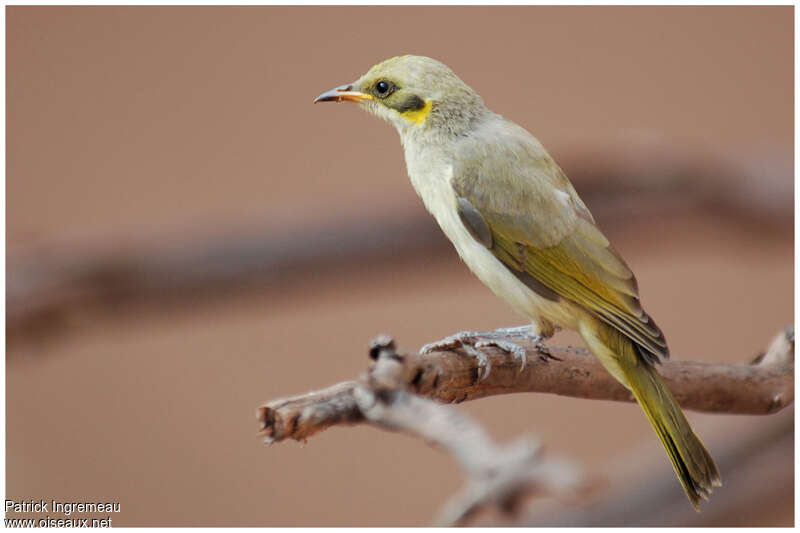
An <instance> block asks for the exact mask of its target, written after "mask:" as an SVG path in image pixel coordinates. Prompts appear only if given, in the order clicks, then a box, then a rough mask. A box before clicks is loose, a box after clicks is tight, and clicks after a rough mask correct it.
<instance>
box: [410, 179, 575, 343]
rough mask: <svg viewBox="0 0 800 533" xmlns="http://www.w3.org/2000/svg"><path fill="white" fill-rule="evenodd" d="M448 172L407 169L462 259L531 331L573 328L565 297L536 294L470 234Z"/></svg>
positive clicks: (573, 316)
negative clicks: (548, 327)
mask: <svg viewBox="0 0 800 533" xmlns="http://www.w3.org/2000/svg"><path fill="white" fill-rule="evenodd" d="M415 174H416V176H415ZM451 174H452V169H451V168H450V167H447V168H445V169H442V171H441V172H435V173H431V174H429V175H430V179H426V176H424V175H421V174H420V173H412V172H409V175H410V176H411V182H412V184H413V185H414V188H415V189H416V191H417V193H418V194H419V195H420V197H421V198H422V201H423V202H424V203H425V207H426V208H427V209H428V211H429V212H430V213H431V214H432V215H433V216H434V217H435V218H436V221H437V222H438V223H439V226H440V227H441V228H442V231H444V233H445V235H447V238H448V239H450V241H451V242H452V243H453V245H454V246H455V248H456V251H458V255H459V256H461V259H462V260H463V261H464V263H466V264H467V266H468V267H469V269H470V270H472V272H474V273H475V275H476V276H478V279H480V280H481V281H482V282H483V283H484V284H485V285H486V286H487V287H489V288H490V289H491V290H492V292H494V293H495V294H496V295H497V296H499V297H500V298H501V299H502V300H503V301H505V302H506V303H507V304H508V305H510V306H511V307H512V308H513V309H514V310H515V311H516V312H518V313H520V314H521V315H523V316H526V317H527V318H528V319H529V320H530V321H531V323H532V325H533V329H534V332H535V333H536V332H538V331H539V329H540V328H539V325H540V324H542V325H543V326H544V327H545V329H546V325H545V324H544V323H545V322H551V323H553V324H555V325H558V326H561V327H566V328H569V329H576V327H577V323H576V318H577V317H576V313H575V312H574V310H573V309H572V305H571V304H569V303H568V302H565V301H560V302H553V301H552V300H548V299H546V298H542V297H541V296H539V295H538V294H536V293H535V292H534V291H532V290H531V289H529V288H528V287H527V286H526V285H525V284H524V283H522V282H521V281H520V280H519V279H517V277H516V276H514V274H512V273H511V271H509V270H508V268H507V267H506V266H505V265H504V264H503V263H502V262H501V261H500V260H499V259H497V258H496V257H495V256H494V254H492V252H491V251H489V250H488V249H487V248H486V247H485V246H483V245H482V244H481V243H480V242H478V241H477V240H476V239H475V238H473V237H472V235H471V234H470V233H469V231H468V230H467V228H466V227H465V226H464V224H463V223H462V222H461V218H460V217H459V216H458V211H457V209H456V205H457V202H456V196H455V191H454V190H453V187H452V186H451V185H450V175H451ZM543 319H544V320H543Z"/></svg>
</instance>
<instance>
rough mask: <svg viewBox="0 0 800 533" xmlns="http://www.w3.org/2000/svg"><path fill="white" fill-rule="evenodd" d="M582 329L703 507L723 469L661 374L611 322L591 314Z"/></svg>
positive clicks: (695, 503)
mask: <svg viewBox="0 0 800 533" xmlns="http://www.w3.org/2000/svg"><path fill="white" fill-rule="evenodd" d="M580 333H581V335H582V336H583V338H584V340H585V341H586V343H587V344H588V346H589V349H590V350H591V351H592V353H594V354H595V355H596V356H597V357H598V358H599V359H600V361H601V362H602V363H603V366H604V367H605V368H606V369H607V370H608V371H609V372H610V373H611V374H612V375H613V376H614V377H615V378H616V379H617V380H618V381H620V382H621V383H622V384H623V385H625V386H626V387H628V388H629V389H630V390H631V392H632V393H633V395H634V396H635V397H636V400H637V401H638V402H639V405H640V406H641V408H642V410H643V411H644V414H646V415H647V419H648V420H650V424H652V425H653V429H654V430H655V431H656V435H658V439H659V440H660V441H661V444H663V445H664V449H665V450H666V451H667V455H668V456H669V460H670V461H671V462H672V467H673V468H674V469H675V473H676V474H677V476H678V480H679V481H680V482H681V485H683V490H684V491H686V496H687V497H688V498H689V501H690V502H691V503H692V506H693V507H694V508H695V510H698V511H699V504H700V498H704V499H708V495H709V494H711V491H712V489H713V487H718V486H720V485H722V483H721V481H720V476H719V470H717V465H716V464H715V463H714V459H713V458H712V457H711V454H710V453H708V450H706V448H705V446H703V443H702V442H701V441H700V439H699V438H698V437H697V435H695V434H694V431H692V428H691V426H690V425H689V422H688V421H687V420H686V417H685V416H684V415H683V411H681V408H680V407H679V406H678V402H676V401H675V398H673V396H672V393H670V391H669V389H668V388H667V386H666V384H665V383H664V381H663V380H662V379H661V376H659V375H658V372H656V370H655V368H653V366H652V365H651V364H649V363H647V362H646V361H645V360H644V359H643V358H641V357H640V356H639V355H638V351H637V349H636V346H635V345H634V344H633V342H632V341H631V340H630V339H628V338H627V337H626V336H624V335H623V334H622V333H620V332H619V331H617V330H616V329H614V328H612V327H611V326H608V325H606V324H605V323H603V322H600V321H599V320H594V319H587V320H586V321H583V322H582V323H581V324H580Z"/></svg>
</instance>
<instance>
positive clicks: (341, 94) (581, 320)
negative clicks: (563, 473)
mask: <svg viewBox="0 0 800 533" xmlns="http://www.w3.org/2000/svg"><path fill="white" fill-rule="evenodd" d="M327 101H339V102H341V101H348V102H356V103H358V104H359V105H360V106H361V107H362V108H363V109H365V110H367V111H369V112H371V113H373V114H375V115H377V116H379V117H381V118H383V119H385V120H386V121H388V122H390V123H391V124H393V125H394V126H395V128H397V131H398V132H399V133H400V140H401V142H402V144H403V149H404V151H405V159H406V166H407V168H408V175H409V177H410V178H411V183H412V185H413V186H414V189H416V191H417V193H418V194H419V196H420V197H421V198H422V201H423V202H424V203H425V207H426V208H427V209H428V211H430V213H431V214H432V215H433V216H434V217H435V218H436V221H437V222H438V223H439V225H440V226H441V228H442V230H443V231H444V233H445V234H446V235H447V237H448V238H449V239H450V240H451V241H452V242H453V244H454V245H455V248H456V250H457V251H458V254H459V255H460V256H461V258H462V259H463V261H464V262H465V263H466V264H467V266H468V267H469V268H470V269H471V270H472V271H473V272H474V273H475V275H476V276H478V278H479V279H480V280H481V281H482V282H483V283H485V284H486V285H487V286H488V287H489V288H490V289H491V290H492V291H493V292H494V293H495V294H496V295H497V296H499V297H500V298H502V299H503V300H505V301H506V302H507V303H508V304H509V305H510V306H511V307H512V308H513V309H515V310H516V311H517V312H519V313H521V314H522V315H524V316H526V317H527V318H528V319H529V320H530V324H531V325H530V326H525V327H524V328H507V329H503V330H497V331H494V332H483V333H476V332H462V333H458V334H455V335H453V336H450V337H448V338H446V339H444V340H442V341H440V342H438V343H434V344H432V345H428V346H426V347H424V348H423V350H431V349H434V348H439V347H452V346H458V345H460V346H462V347H463V348H464V349H465V350H466V351H467V352H468V353H470V354H472V355H475V356H476V357H479V358H480V359H481V361H482V363H483V365H484V366H486V365H488V360H487V359H486V357H485V356H483V355H482V354H481V352H480V348H482V347H484V346H489V345H494V346H498V347H500V348H501V349H504V350H506V351H508V352H510V353H512V354H513V355H515V356H516V357H521V358H522V361H523V363H524V358H525V352H524V350H522V349H521V347H519V346H517V345H516V344H513V343H511V342H509V341H507V340H506V339H508V338H509V336H518V337H521V338H526V337H527V338H532V339H543V338H547V337H549V336H551V335H552V334H553V332H554V331H555V328H556V327H564V328H569V329H573V330H577V331H578V332H579V333H580V335H581V336H582V337H583V339H584V341H585V342H586V344H587V346H588V347H589V349H590V350H591V351H592V353H593V354H594V355H595V356H597V357H598V358H599V359H600V361H601V362H602V364H603V366H604V367H605V368H606V370H608V372H610V373H611V375H613V376H614V377H615V378H616V379H617V380H619V381H620V382H621V383H622V384H623V385H625V386H626V387H627V388H628V389H630V391H631V392H632V393H633V395H634V396H635V397H636V400H637V401H638V402H639V405H640V406H641V408H642V410H643V411H644V413H645V414H646V415H647V418H648V419H649V420H650V423H651V424H652V426H653V429H654V430H655V432H656V434H657V435H658V438H659V439H660V441H661V443H662V444H663V445H664V448H665V450H666V451H667V455H668V456H669V459H670V461H671V462H672V466H673V467H674V468H675V473H676V474H677V476H678V479H679V480H680V483H681V485H682V486H683V489H684V490H685V491H686V495H687V496H688V497H689V501H690V502H691V503H692V505H693V506H694V507H695V509H697V508H698V505H699V501H700V498H701V497H702V498H707V497H708V495H709V494H710V493H711V490H712V488H713V487H714V486H719V485H720V477H719V472H718V470H717V466H716V465H715V464H714V460H713V459H712V457H711V455H710V454H709V452H708V450H706V448H705V446H703V443H702V442H700V439H699V438H698V437H697V435H695V434H694V432H693V431H692V428H691V427H690V426H689V423H688V422H687V420H686V417H685V416H684V415H683V412H682V411H681V408H680V407H679V406H678V404H677V402H676V401H675V399H674V398H673V396H672V394H671V393H670V391H669V389H668V388H667V386H666V385H665V384H664V381H662V379H661V377H660V376H659V374H658V372H657V371H656V369H655V365H656V364H657V363H659V362H660V360H661V359H664V358H667V357H668V356H669V351H668V349H667V343H666V341H665V340H664V335H663V334H662V333H661V330H660V329H659V328H658V326H656V324H655V322H653V319H651V318H650V316H649V315H648V314H647V313H645V311H644V309H642V305H641V303H640V301H639V290H638V287H637V284H636V278H635V277H634V276H633V273H632V272H631V270H630V268H628V265H627V264H625V261H623V260H622V258H621V257H620V255H619V254H618V253H617V252H616V250H614V248H613V247H612V246H611V245H610V244H609V242H608V239H607V238H606V237H605V235H603V233H602V232H601V231H600V229H599V228H598V227H597V225H596V224H595V221H594V218H593V217H592V215H591V213H590V212H589V210H588V209H587V208H586V205H585V204H584V203H583V201H582V200H581V199H580V197H579V196H578V193H576V192H575V189H574V188H573V186H572V184H571V183H570V181H569V179H567V176H566V175H565V174H564V172H563V171H562V170H561V168H559V166H558V165H557V164H556V162H555V161H554V160H553V158H552V157H550V155H549V154H548V153H547V151H546V150H545V149H544V148H543V147H542V145H541V144H540V143H539V141H538V140H537V139H536V138H535V137H533V136H532V135H531V134H530V133H528V132H527V131H526V130H524V129H523V128H521V127H520V126H518V125H516V124H514V123H513V122H511V121H510V120H508V119H505V118H503V117H502V116H500V115H498V114H497V113H493V112H492V111H490V110H489V109H488V108H487V107H486V106H485V105H484V103H483V100H482V99H481V97H480V96H479V95H478V94H477V93H476V92H475V91H474V90H472V89H471V88H470V87H469V86H467V84H465V83H464V82H463V81H462V80H461V79H460V78H459V77H458V76H456V75H455V74H454V73H453V71H452V70H450V69H449V68H448V67H447V66H446V65H444V64H442V63H440V62H439V61H436V60H434V59H430V58H428V57H422V56H413V55H405V56H400V57H395V58H392V59H388V60H386V61H383V62H381V63H378V64H377V65H375V66H374V67H372V68H371V69H370V70H369V71H368V72H367V73H366V74H364V75H363V76H361V77H360V78H359V79H357V80H356V81H354V82H353V83H350V84H347V85H342V86H340V87H337V88H335V89H332V90H330V91H327V92H325V93H323V94H321V95H320V96H319V97H317V99H316V100H315V102H327ZM489 370H490V367H486V372H488V371H489Z"/></svg>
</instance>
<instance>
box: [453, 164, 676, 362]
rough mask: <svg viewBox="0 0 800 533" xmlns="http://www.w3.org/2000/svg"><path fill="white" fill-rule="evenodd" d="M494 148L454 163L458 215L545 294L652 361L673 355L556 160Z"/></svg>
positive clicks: (622, 264) (625, 269) (629, 274)
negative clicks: (617, 333) (573, 305)
mask: <svg viewBox="0 0 800 533" xmlns="http://www.w3.org/2000/svg"><path fill="white" fill-rule="evenodd" d="M490 154H493V155H488V157H487V154H484V157H483V158H482V160H481V161H480V162H478V163H477V164H470V163H471V162H470V161H469V160H467V161H463V164H462V166H460V167H459V168H454V175H453V181H452V184H453V187H454V188H455V190H456V194H457V197H458V208H459V214H460V215H461V219H462V221H463V222H464V224H465V226H467V228H468V229H469V230H470V231H471V232H472V234H473V235H474V236H476V238H478V239H479V240H480V241H481V242H483V244H484V245H485V246H487V248H489V249H490V250H491V251H492V253H493V254H494V255H495V256H496V257H497V258H498V259H500V260H501V261H502V262H503V263H504V264H505V265H506V266H507V267H508V268H509V269H510V270H511V271H512V272H513V273H514V274H515V275H517V277H518V278H520V279H521V280H522V281H523V282H526V283H527V284H528V286H529V287H531V289H533V290H534V291H536V292H537V293H539V294H540V295H542V296H545V297H548V294H549V295H550V297H551V299H552V296H553V295H558V296H560V297H563V298H565V299H567V300H570V301H572V302H574V303H576V304H578V305H580V306H581V307H583V308H584V309H586V310H587V311H589V312H590V313H592V314H593V315H594V316H596V317H597V318H599V319H601V320H602V321H604V322H606V323H607V324H609V325H611V326H613V327H614V328H616V329H617V330H618V331H620V332H621V333H623V334H624V335H625V336H627V337H628V338H630V339H631V340H632V341H634V343H635V344H636V345H637V346H638V347H639V350H638V351H639V353H640V355H641V356H642V358H643V359H645V360H646V361H648V362H651V363H652V362H656V361H658V360H659V358H661V357H664V358H666V357H668V355H669V353H668V350H667V345H666V341H665V340H664V336H663V334H662V333H661V330H659V328H658V326H656V325H655V323H654V322H653V321H652V319H651V318H650V317H649V316H648V315H647V314H646V313H645V312H644V310H643V309H642V307H641V305H640V304H639V296H638V287H637V284H636V278H635V277H634V276H633V273H632V272H631V270H630V269H629V268H628V266H627V265H626V264H625V262H624V261H623V260H622V258H621V257H620V256H619V254H617V252H616V251H615V250H614V249H613V248H612V247H611V246H610V244H609V242H608V239H606V237H605V236H604V235H603V234H602V232H601V231H600V230H599V229H598V228H597V226H596V225H595V224H594V220H593V219H592V216H591V214H589V211H588V210H587V209H586V206H585V205H584V204H583V202H582V201H581V200H580V198H579V197H578V195H577V193H576V192H575V190H574V188H573V187H572V185H571V184H570V183H569V180H568V179H567V178H566V176H565V175H564V173H563V172H562V171H561V169H560V168H559V167H558V165H556V163H555V162H554V161H553V160H552V159H551V158H550V157H549V156H548V155H547V154H546V153H544V152H543V151H542V152H536V151H534V152H533V153H531V152H529V151H524V150H523V151H521V152H520V151H518V152H516V153H513V154H511V155H509V154H508V153H505V154H504V153H503V151H502V150H501V151H499V152H498V151H492V152H490ZM504 155H505V157H503V156H504ZM497 158H500V159H501V160H498V159H497ZM510 161H513V164H511V165H509V164H507V163H508V162H510ZM489 176H491V191H490V190H489V187H490V185H489ZM537 289H538V290H537Z"/></svg>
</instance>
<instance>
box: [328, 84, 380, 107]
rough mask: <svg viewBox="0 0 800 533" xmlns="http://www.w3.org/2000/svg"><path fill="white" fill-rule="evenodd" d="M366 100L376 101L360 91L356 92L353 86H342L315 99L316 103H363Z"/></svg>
mask: <svg viewBox="0 0 800 533" xmlns="http://www.w3.org/2000/svg"><path fill="white" fill-rule="evenodd" d="M365 100H374V98H372V96H371V95H369V94H364V93H362V92H359V91H354V90H353V86H352V85H341V86H339V87H336V88H335V89H331V90H330V91H325V92H324V93H322V94H321V95H319V96H317V97H316V98H314V103H315V104H316V103H317V102H363V101H365Z"/></svg>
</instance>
